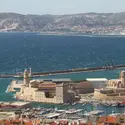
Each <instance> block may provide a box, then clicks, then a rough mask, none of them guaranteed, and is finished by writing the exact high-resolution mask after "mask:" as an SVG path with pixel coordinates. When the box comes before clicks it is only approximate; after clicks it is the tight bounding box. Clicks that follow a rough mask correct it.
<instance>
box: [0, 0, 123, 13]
mask: <svg viewBox="0 0 125 125" xmlns="http://www.w3.org/2000/svg"><path fill="white" fill-rule="evenodd" d="M121 11H125V0H0V12H16V13H22V14H70V13H85V12H121Z"/></svg>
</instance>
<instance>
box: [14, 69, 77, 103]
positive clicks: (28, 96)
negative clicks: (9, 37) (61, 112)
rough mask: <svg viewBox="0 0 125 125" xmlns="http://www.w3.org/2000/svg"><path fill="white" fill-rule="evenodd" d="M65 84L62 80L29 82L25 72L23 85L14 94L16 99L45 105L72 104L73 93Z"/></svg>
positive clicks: (73, 99)
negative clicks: (44, 103)
mask: <svg viewBox="0 0 125 125" xmlns="http://www.w3.org/2000/svg"><path fill="white" fill-rule="evenodd" d="M65 82H66V81H64V83H63V82H62V80H59V81H57V80H55V82H54V81H49V80H48V81H43V80H39V79H36V80H35V79H33V80H29V72H28V71H27V70H25V71H24V81H23V85H21V86H20V91H19V92H17V93H16V98H18V99H22V100H28V101H36V102H46V103H73V102H74V101H75V93H74V91H73V90H71V89H69V86H68V84H66V83H65Z"/></svg>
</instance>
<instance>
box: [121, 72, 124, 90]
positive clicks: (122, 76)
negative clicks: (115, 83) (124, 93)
mask: <svg viewBox="0 0 125 125" xmlns="http://www.w3.org/2000/svg"><path fill="white" fill-rule="evenodd" d="M120 76H121V82H122V86H123V87H124V88H125V71H124V70H123V71H121V73H120Z"/></svg>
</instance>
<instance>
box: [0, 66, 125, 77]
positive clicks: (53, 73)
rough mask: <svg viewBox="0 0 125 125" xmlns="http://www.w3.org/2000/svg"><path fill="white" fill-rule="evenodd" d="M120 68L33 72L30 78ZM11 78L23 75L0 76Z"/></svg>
mask: <svg viewBox="0 0 125 125" xmlns="http://www.w3.org/2000/svg"><path fill="white" fill-rule="evenodd" d="M120 68H125V64H122V65H115V66H101V67H92V68H75V69H68V70H60V71H49V72H33V73H32V77H38V76H47V75H48V76H49V75H58V74H69V73H80V72H95V71H101V70H113V69H120ZM12 77H23V74H22V75H18V74H0V78H12Z"/></svg>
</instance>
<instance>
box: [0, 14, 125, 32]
mask: <svg viewBox="0 0 125 125" xmlns="http://www.w3.org/2000/svg"><path fill="white" fill-rule="evenodd" d="M0 31H1V32H5V31H21V32H22V31H23V32H29V31H30V32H36V31H37V32H41V33H82V34H124V33H125V12H121V13H83V14H71V15H21V14H16V13H0Z"/></svg>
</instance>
